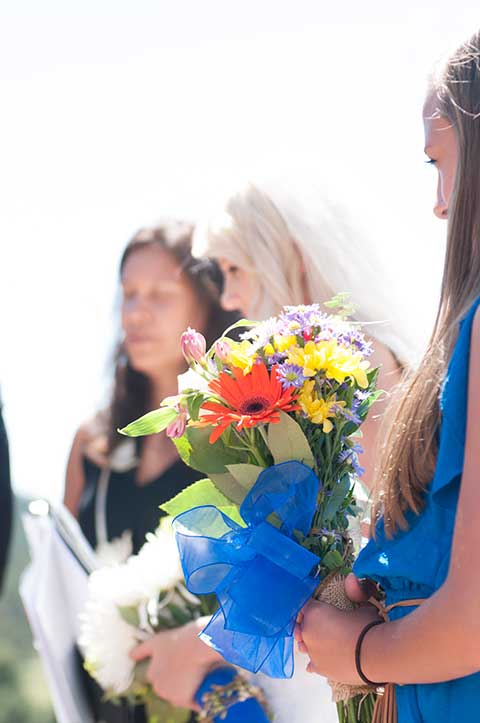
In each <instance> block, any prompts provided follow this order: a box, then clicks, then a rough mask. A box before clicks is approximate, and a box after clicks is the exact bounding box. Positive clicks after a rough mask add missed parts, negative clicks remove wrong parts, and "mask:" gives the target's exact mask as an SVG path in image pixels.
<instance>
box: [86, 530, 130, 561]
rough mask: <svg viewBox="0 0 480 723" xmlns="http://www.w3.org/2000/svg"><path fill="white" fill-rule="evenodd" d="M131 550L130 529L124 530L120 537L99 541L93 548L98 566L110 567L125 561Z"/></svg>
mask: <svg viewBox="0 0 480 723" xmlns="http://www.w3.org/2000/svg"><path fill="white" fill-rule="evenodd" d="M132 552H133V543H132V531H131V530H125V532H124V533H123V534H122V536H121V537H115V538H114V539H113V540H109V541H108V542H101V543H100V544H99V545H97V547H96V549H95V555H96V557H97V560H98V563H99V565H100V567H107V566H108V567H111V566H112V565H118V564H119V563H121V562H126V561H127V560H128V558H129V557H130V555H131V554H132Z"/></svg>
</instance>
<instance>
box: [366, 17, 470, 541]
mask: <svg viewBox="0 0 480 723" xmlns="http://www.w3.org/2000/svg"><path fill="white" fill-rule="evenodd" d="M431 92H432V94H433V95H434V96H435V97H436V99H437V101H438V103H437V109H438V110H437V112H438V114H439V116H441V117H443V118H446V119H447V120H448V121H450V123H451V124H452V126H453V127H454V129H455V132H456V137H457V144H458V165H457V172H456V178H455V184H454V189H453V193H452V198H451V201H450V204H449V219H448V235H447V249H446V257H445V266H444V273H443V280H442V288H441V296H440V305H439V309H438V314H437V319H436V323H435V327H434V330H433V333H432V337H431V340H430V343H429V346H428V349H427V352H426V354H425V356H424V358H423V361H422V363H421V365H420V367H419V368H418V370H417V372H416V373H415V374H414V375H413V377H412V378H411V379H410V381H408V382H407V384H406V389H405V393H404V394H403V396H402V400H401V402H400V403H399V405H398V408H397V412H396V416H395V418H394V422H393V424H392V425H391V427H390V431H389V434H388V435H387V439H386V444H385V448H384V452H383V455H382V460H381V463H380V468H379V480H378V486H379V489H380V502H381V507H382V508H383V513H384V517H385V528H386V532H387V534H388V535H392V534H393V533H394V532H395V531H396V530H398V529H399V528H401V529H405V528H406V527H407V521H406V517H405V513H406V511H407V510H413V511H414V512H415V513H417V514H418V513H419V512H420V511H421V509H422V507H423V504H424V493H425V490H426V488H427V486H428V485H429V483H430V481H431V479H432V477H433V474H434V470H435V464H436V458H437V451H438V449H437V447H438V441H437V439H438V429H439V424H440V409H439V396H440V390H441V385H442V383H443V379H444V377H445V373H446V369H447V366H448V363H449V360H450V357H451V355H452V350H453V347H454V345H455V342H456V339H457V336H458V325H459V322H460V320H461V319H462V318H463V317H464V316H465V314H466V312H467V310H468V309H469V307H470V306H471V305H472V304H473V302H474V301H475V299H476V298H477V297H478V296H479V295H480V173H479V167H480V31H479V32H477V33H475V35H474V36H473V37H472V38H471V39H470V40H469V41H467V42H466V43H464V44H463V45H462V46H461V47H460V48H459V49H458V50H457V51H456V52H455V53H453V55H452V56H451V57H450V58H449V59H448V61H447V62H446V64H445V65H444V67H443V69H442V71H441V72H440V73H439V74H438V75H437V77H436V78H434V80H433V81H432V89H431Z"/></svg>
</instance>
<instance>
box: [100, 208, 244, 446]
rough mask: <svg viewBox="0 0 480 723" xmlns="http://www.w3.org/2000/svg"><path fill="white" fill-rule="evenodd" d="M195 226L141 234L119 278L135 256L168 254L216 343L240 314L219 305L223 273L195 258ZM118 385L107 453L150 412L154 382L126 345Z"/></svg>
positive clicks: (168, 224)
mask: <svg viewBox="0 0 480 723" xmlns="http://www.w3.org/2000/svg"><path fill="white" fill-rule="evenodd" d="M192 234H193V227H192V226H191V225H190V224H188V223H185V222H182V221H173V220H172V221H171V220H168V221H165V222H163V223H161V224H159V225H158V226H155V227H152V228H143V229H141V230H140V231H138V232H137V233H136V234H135V235H134V236H133V238H132V239H131V240H130V242H129V243H128V244H127V247H126V248H125V251H124V252H123V255H122V257H121V259H120V267H119V275H120V277H121V275H122V271H123V269H124V267H125V264H126V262H127V259H128V258H129V257H130V256H131V254H132V253H134V252H136V251H138V250H141V249H144V248H148V247H149V246H152V245H156V246H160V247H161V248H162V249H165V250H166V251H168V252H169V253H170V254H171V255H172V256H173V258H174V259H175V260H176V261H177V262H178V264H179V266H180V268H181V270H182V273H183V274H184V275H185V277H186V278H187V279H188V282H189V283H190V284H191V285H192V287H193V289H194V291H195V292H196V294H197V296H198V301H199V303H200V304H202V305H204V307H205V309H206V312H207V326H206V328H205V329H201V330H200V331H202V332H203V333H204V334H205V336H206V338H207V343H208V344H209V345H210V344H212V343H213V342H214V341H215V339H217V338H218V337H219V336H221V334H222V332H223V331H224V329H225V328H226V327H227V326H229V325H230V324H232V323H233V322H234V321H236V320H237V319H238V315H236V314H232V313H231V312H226V311H223V310H222V309H221V307H220V305H219V296H220V285H221V273H220V271H219V270H218V269H217V268H216V267H215V265H214V264H212V263H210V262H205V261H199V260H198V259H195V258H194V257H193V256H192V253H191V247H192ZM114 366H115V371H114V383H113V390H112V397H111V402H110V405H109V408H108V410H107V415H106V425H107V429H108V431H107V451H108V453H111V452H112V451H113V450H114V449H115V447H116V446H117V445H118V444H119V443H120V442H121V441H122V437H120V435H119V434H118V433H117V429H119V428H121V427H124V426H125V425H126V424H128V422H131V421H132V420H133V419H136V418H137V417H139V416H141V415H142V414H145V413H146V412H147V411H149V405H150V403H151V400H150V382H149V379H148V377H147V376H146V375H145V374H143V373H142V372H139V371H137V370H135V369H133V367H132V366H131V364H130V362H129V360H128V357H127V355H126V353H125V349H124V347H123V344H122V342H119V343H118V345H117V348H116V352H115V356H114Z"/></svg>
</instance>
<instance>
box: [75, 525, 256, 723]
mask: <svg viewBox="0 0 480 723" xmlns="http://www.w3.org/2000/svg"><path fill="white" fill-rule="evenodd" d="M215 608H216V604H215V603H214V600H213V599H212V598H211V597H210V599H209V598H199V597H197V596H195V595H192V594H191V593H190V592H188V590H187V589H186V587H185V584H184V578H183V573H182V568H181V565H180V558H179V554H178V549H177V545H176V543H175V538H174V535H173V531H172V527H171V524H170V521H169V522H168V523H167V522H166V519H165V520H162V523H161V525H160V527H159V528H158V530H157V531H156V532H155V534H149V535H148V536H147V541H146V543H145V544H144V546H143V547H142V549H141V550H140V552H139V553H138V555H132V556H130V557H129V558H128V560H127V561H126V562H124V563H121V564H116V565H112V566H109V567H103V568H100V569H98V570H95V571H94V572H93V573H92V574H91V575H90V578H89V597H88V600H87V603H86V606H85V610H84V612H83V613H82V617H81V628H80V630H81V632H80V637H79V640H78V643H79V647H80V650H81V651H82V653H83V656H84V660H85V663H84V665H85V668H86V670H87V671H88V672H89V674H90V675H91V676H92V677H93V678H94V679H95V680H96V681H97V683H98V684H99V685H100V687H101V688H102V689H103V690H104V691H105V696H106V698H107V699H109V700H112V702H115V701H116V700H118V699H119V698H120V697H123V698H127V699H128V700H129V701H130V702H131V703H132V704H138V703H142V704H144V705H145V707H146V709H147V715H148V720H149V723H186V722H187V721H189V720H190V718H191V715H192V712H191V711H190V710H187V709H184V708H176V707H174V706H172V705H171V704H170V703H168V702H167V701H165V700H161V699H160V698H158V697H157V696H156V695H155V694H154V692H153V690H152V688H151V687H150V685H149V684H148V683H147V681H146V676H145V672H146V670H145V668H146V665H147V664H146V663H144V662H142V663H138V664H137V663H135V662H134V661H133V660H132V659H131V658H130V657H129V652H130V651H131V650H132V648H133V647H135V646H136V645H137V644H138V643H139V642H142V641H144V640H146V639H148V638H149V637H150V636H152V635H154V634H155V633H156V632H158V631H160V630H168V629H170V628H175V627H178V626H179V625H183V624H185V623H187V622H189V621H191V620H195V619H197V618H199V617H200V616H202V615H209V614H211V613H212V612H213V611H214V610H215ZM252 696H253V697H252ZM257 698H258V699H259V700H261V698H262V694H261V691H260V689H259V688H256V687H255V686H251V685H249V684H248V683H247V681H245V680H244V679H243V678H242V677H241V676H239V675H238V672H237V670H236V669H235V668H233V667H231V666H228V667H227V666H223V667H222V668H217V669H214V670H212V671H211V672H210V673H209V674H208V675H207V676H206V678H205V679H204V681H203V683H202V685H201V686H200V689H199V691H198V692H197V695H196V699H197V702H198V703H199V704H200V705H201V706H202V712H201V713H200V714H199V720H203V721H211V722H212V723H213V721H219V720H223V721H227V723H235V722H236V721H239V720H242V719H244V718H242V715H245V713H247V714H248V719H249V720H252V721H255V723H266V721H267V716H266V714H265V712H264V710H263V708H262V707H261V705H260V703H259V701H258V700H257ZM237 704H240V705H237ZM240 711H242V712H240ZM239 716H240V717H239Z"/></svg>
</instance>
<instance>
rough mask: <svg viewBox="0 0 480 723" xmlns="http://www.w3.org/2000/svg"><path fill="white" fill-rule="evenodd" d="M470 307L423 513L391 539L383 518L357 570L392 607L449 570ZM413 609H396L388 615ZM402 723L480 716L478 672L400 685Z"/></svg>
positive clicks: (437, 582) (445, 391) (425, 590)
mask: <svg viewBox="0 0 480 723" xmlns="http://www.w3.org/2000/svg"><path fill="white" fill-rule="evenodd" d="M479 305H480V298H479V299H477V301H476V302H475V303H474V304H473V306H472V307H471V309H470V311H469V312H468V314H467V316H466V317H465V318H464V319H463V321H462V322H461V324H460V330H459V336H458V339H457V343H456V345H455V348H454V350H453V354H452V358H451V361H450V364H449V367H448V372H447V375H446V378H445V382H444V385H443V388H442V393H441V398H440V408H441V413H442V417H441V428H440V446H439V452H438V458H437V465H436V469H435V474H434V477H433V480H432V483H431V485H430V488H429V490H428V492H427V493H426V499H425V507H424V509H423V511H422V513H421V514H420V515H419V516H416V515H415V514H413V513H409V514H408V515H407V519H408V522H409V529H408V530H407V531H406V532H399V533H397V534H396V535H395V537H394V538H393V539H390V540H389V539H387V538H386V537H385V534H384V529H383V523H382V521H380V522H379V525H378V528H377V539H376V540H370V542H369V543H368V545H367V546H366V547H365V548H364V549H363V550H362V552H361V553H360V555H359V557H358V559H357V561H356V563H355V567H354V571H355V574H356V575H357V576H358V577H368V578H372V579H374V580H376V581H378V582H379V583H380V585H381V586H382V588H383V589H384V591H385V593H386V603H387V605H389V604H391V603H396V602H399V601H400V600H408V599H413V598H426V597H430V596H431V595H432V594H433V593H434V592H435V591H436V590H438V589H439V588H440V587H441V585H442V584H443V583H444V581H445V579H446V577H447V573H448V567H449V561H450V552H451V547H452V537H453V531H454V527H455V516H456V507H457V501H458V493H459V489H460V482H461V476H462V471H463V461H464V450H465V435H466V426H467V397H468V372H469V356H470V339H471V331H472V323H473V319H474V316H475V311H476V310H477V307H478V306H479ZM412 610H413V608H411V607H406V608H405V607H404V608H394V609H393V610H392V612H391V613H390V619H391V620H397V619H399V618H402V617H403V616H405V615H408V614H409V613H411V612H412ZM396 693H397V705H398V723H442V721H444V722H445V723H447V722H448V723H457V722H458V723H461V722H462V721H473V720H480V712H479V706H480V673H475V674H474V675H470V676H468V677H465V678H459V679H457V680H452V681H449V682H446V683H434V684H428V685H425V684H422V685H397V686H396Z"/></svg>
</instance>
